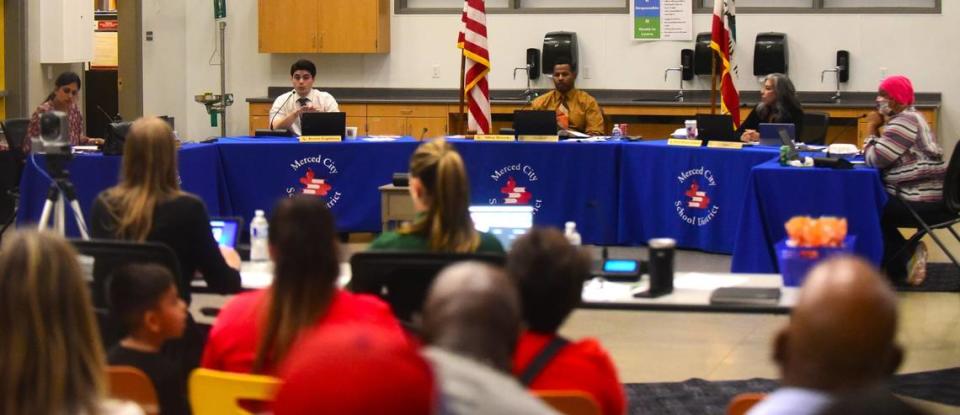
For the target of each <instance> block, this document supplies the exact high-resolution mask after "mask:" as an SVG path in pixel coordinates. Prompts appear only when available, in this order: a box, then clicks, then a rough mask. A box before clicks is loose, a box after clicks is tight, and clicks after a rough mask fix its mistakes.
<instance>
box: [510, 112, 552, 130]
mask: <svg viewBox="0 0 960 415" xmlns="http://www.w3.org/2000/svg"><path fill="white" fill-rule="evenodd" d="M513 130H514V131H515V132H516V134H517V135H518V136H520V135H557V113H556V112H554V111H534V110H519V111H514V112H513Z"/></svg>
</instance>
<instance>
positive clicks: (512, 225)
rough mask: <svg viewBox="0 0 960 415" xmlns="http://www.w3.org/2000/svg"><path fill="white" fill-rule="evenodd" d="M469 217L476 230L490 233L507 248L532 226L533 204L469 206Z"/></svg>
mask: <svg viewBox="0 0 960 415" xmlns="http://www.w3.org/2000/svg"><path fill="white" fill-rule="evenodd" d="M470 219H471V220H473V227H474V228H475V229H476V230H478V231H480V232H487V233H490V234H492V235H493V236H494V237H496V238H497V240H499V241H500V244H501V245H503V248H504V249H506V250H509V249H510V246H511V245H513V241H514V240H516V239H517V238H519V237H520V235H523V234H525V233H527V231H529V230H530V228H532V227H533V206H490V205H481V206H470Z"/></svg>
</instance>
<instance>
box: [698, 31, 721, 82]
mask: <svg viewBox="0 0 960 415" xmlns="http://www.w3.org/2000/svg"><path fill="white" fill-rule="evenodd" d="M693 55H694V57H693V73H695V74H697V75H710V74H711V73H713V72H712V71H711V70H710V62H713V49H710V32H703V33H697V43H696V45H695V46H694V52H693ZM718 73H719V72H718Z"/></svg>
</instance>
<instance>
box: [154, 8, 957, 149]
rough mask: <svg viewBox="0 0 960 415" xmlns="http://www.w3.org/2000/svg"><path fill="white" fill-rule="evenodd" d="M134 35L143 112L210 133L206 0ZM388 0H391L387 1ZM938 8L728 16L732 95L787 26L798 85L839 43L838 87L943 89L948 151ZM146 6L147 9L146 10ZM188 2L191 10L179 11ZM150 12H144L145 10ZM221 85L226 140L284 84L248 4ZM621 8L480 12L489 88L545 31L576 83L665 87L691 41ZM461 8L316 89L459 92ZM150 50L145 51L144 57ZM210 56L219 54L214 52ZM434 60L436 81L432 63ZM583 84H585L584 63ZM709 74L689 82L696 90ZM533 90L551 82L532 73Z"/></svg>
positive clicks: (328, 61)
mask: <svg viewBox="0 0 960 415" xmlns="http://www.w3.org/2000/svg"><path fill="white" fill-rule="evenodd" d="M144 3H145V6H144V25H143V26H144V30H153V31H154V33H155V39H156V40H155V41H154V42H153V44H152V45H151V42H145V43H144V68H145V71H144V83H145V91H144V100H145V103H144V108H145V110H146V111H147V112H148V113H156V114H171V115H175V116H176V117H177V124H178V129H179V130H180V132H181V136H185V137H190V138H193V139H202V138H206V137H209V136H214V135H217V134H218V133H219V129H217V128H211V127H210V126H209V117H207V116H206V114H205V113H204V111H203V108H202V106H201V105H200V104H197V103H194V102H193V98H192V97H193V95H194V94H199V93H201V92H205V91H213V92H215V91H218V90H219V68H218V67H216V66H210V65H209V64H208V62H209V60H210V58H211V53H212V52H213V51H214V46H215V41H216V33H215V30H216V28H215V22H214V19H213V10H212V7H210V4H209V3H207V2H189V3H188V2H187V1H186V0H144ZM391 3H392V1H391ZM942 3H943V13H942V14H939V15H822V14H811V15H803V14H790V15H756V14H741V15H739V16H738V22H737V23H738V27H737V29H738V38H739V39H740V46H739V48H738V50H737V55H738V59H737V62H738V64H739V66H740V68H741V72H740V77H739V79H738V80H737V84H738V87H739V88H740V89H741V90H756V89H757V83H756V80H755V79H754V78H753V76H752V75H751V73H752V65H753V62H752V55H753V40H754V37H755V35H756V34H757V33H758V32H766V31H780V32H786V33H788V36H789V42H790V76H791V78H792V79H793V80H794V82H795V84H796V86H797V88H798V89H800V90H808V91H810V90H821V91H829V90H832V89H833V81H832V78H830V76H831V75H828V77H827V79H826V81H825V82H824V83H822V84H821V83H820V71H821V70H822V69H824V68H827V67H829V66H833V60H834V59H835V53H836V50H838V49H845V50H849V51H850V53H851V60H852V63H851V66H852V69H853V70H852V73H851V76H850V82H849V83H848V84H847V85H845V86H844V87H843V88H844V90H850V91H873V90H875V89H876V86H877V83H878V81H879V80H880V78H881V72H880V68H881V67H886V68H888V70H887V72H888V73H889V74H895V73H903V74H906V75H908V76H909V77H911V78H912V79H913V81H914V83H915V86H916V89H917V90H918V91H924V92H942V93H943V107H942V110H941V121H940V126H941V128H940V135H941V137H942V138H941V139H942V141H943V142H944V143H945V144H947V145H946V147H948V149H952V147H953V144H954V143H955V142H956V141H957V139H958V137H960V77H958V76H956V74H955V71H956V70H955V68H960V54H958V53H955V51H954V50H953V48H951V47H950V46H949V45H950V41H952V40H953V39H957V38H960V24H957V22H958V21H960V4H958V3H960V2H955V1H944V2H942ZM147 4H150V6H147ZM187 4H189V6H187ZM151 7H152V8H153V9H151ZM227 13H228V29H227V39H228V41H227V42H228V44H227V59H228V72H227V78H228V81H227V85H228V86H227V89H228V90H229V91H230V92H233V93H234V94H235V96H236V97H237V103H236V104H235V105H234V106H233V107H232V108H231V109H232V111H231V112H230V116H229V131H228V133H229V134H231V135H239V134H246V132H247V130H248V125H247V104H246V102H245V101H244V99H246V98H248V97H258V96H264V95H265V94H266V88H267V86H270V85H287V84H289V72H288V70H289V65H290V63H292V62H293V61H294V60H296V59H298V58H300V57H301V55H284V54H273V55H271V54H260V53H258V52H257V1H255V0H232V1H230V2H229V6H228V11H227ZM631 25H632V19H631V17H630V16H629V15H626V14H622V15H503V14H494V15H489V16H488V29H489V33H490V34H489V36H490V49H491V52H492V57H491V61H492V64H493V70H492V72H491V77H490V85H491V88H494V89H518V88H523V87H524V86H525V83H524V80H523V79H522V76H521V77H520V78H519V79H517V80H513V79H512V73H513V68H514V67H517V66H521V65H523V64H524V61H525V50H526V49H527V48H530V47H537V48H539V47H540V46H541V44H542V38H543V35H544V33H546V32H549V31H555V30H569V31H575V32H577V33H578V35H579V37H580V43H581V65H582V69H581V79H580V81H579V83H578V86H580V87H582V88H603V89H674V88H676V84H677V81H676V76H677V75H676V74H675V73H674V74H671V78H670V80H669V82H666V83H665V82H664V81H663V70H664V69H665V68H667V67H669V66H676V65H678V63H679V50H680V49H682V48H690V47H692V45H693V42H692V41H691V42H638V41H634V40H632V39H631V30H632V27H631ZM709 26H710V16H709V15H695V17H694V30H695V31H696V32H702V31H709V30H710V27H709ZM458 29H459V15H393V16H392V21H391V43H392V45H393V46H392V51H391V52H390V53H389V54H387V55H306V56H302V57H306V58H309V59H312V60H314V61H315V62H316V63H317V65H318V67H319V73H318V74H317V78H318V82H317V85H318V87H320V88H323V87H394V88H449V89H453V88H457V82H458V69H459V57H458V53H457V49H456V48H455V45H454V43H455V41H456V36H457V31H458ZM151 49H153V51H154V53H150V52H148V51H150V50H151ZM214 61H217V57H216V56H214ZM434 64H437V65H440V79H432V77H431V75H432V66H433V65H434ZM587 68H589V69H588V71H589V72H590V75H591V76H590V79H583V78H584V75H585V73H584V72H585V71H584V70H585V69H587ZM708 83H709V79H706V78H704V79H703V80H700V81H697V82H695V84H694V85H693V86H692V87H691V88H694V89H706V88H708V87H709V85H708ZM538 86H539V87H549V80H548V79H547V78H541V79H540V81H539V82H538Z"/></svg>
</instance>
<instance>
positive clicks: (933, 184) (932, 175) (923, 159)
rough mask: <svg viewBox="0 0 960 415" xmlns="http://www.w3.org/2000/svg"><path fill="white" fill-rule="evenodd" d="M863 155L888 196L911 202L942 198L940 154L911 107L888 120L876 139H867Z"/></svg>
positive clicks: (943, 170)
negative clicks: (880, 178) (876, 171)
mask: <svg viewBox="0 0 960 415" xmlns="http://www.w3.org/2000/svg"><path fill="white" fill-rule="evenodd" d="M863 153H864V156H865V157H866V162H867V164H868V165H870V166H873V167H876V168H878V169H880V175H881V177H882V178H883V183H884V185H885V186H886V189H887V192H888V193H890V194H893V195H899V196H900V197H901V198H903V199H905V200H909V201H912V202H939V201H941V200H942V199H943V178H944V175H945V174H946V171H947V166H946V164H945V163H944V162H943V151H942V150H941V149H940V147H939V146H938V145H937V144H936V139H935V137H934V136H933V133H932V132H931V131H930V127H929V125H928V124H927V122H926V120H924V119H923V116H922V115H920V113H918V112H917V111H916V110H914V109H913V108H908V109H906V110H904V111H902V112H900V113H898V114H895V115H894V116H893V117H891V118H890V120H889V121H888V122H887V124H886V125H885V126H884V128H883V133H882V134H881V135H880V137H870V139H869V140H868V141H867V143H866V145H864V147H863Z"/></svg>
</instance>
